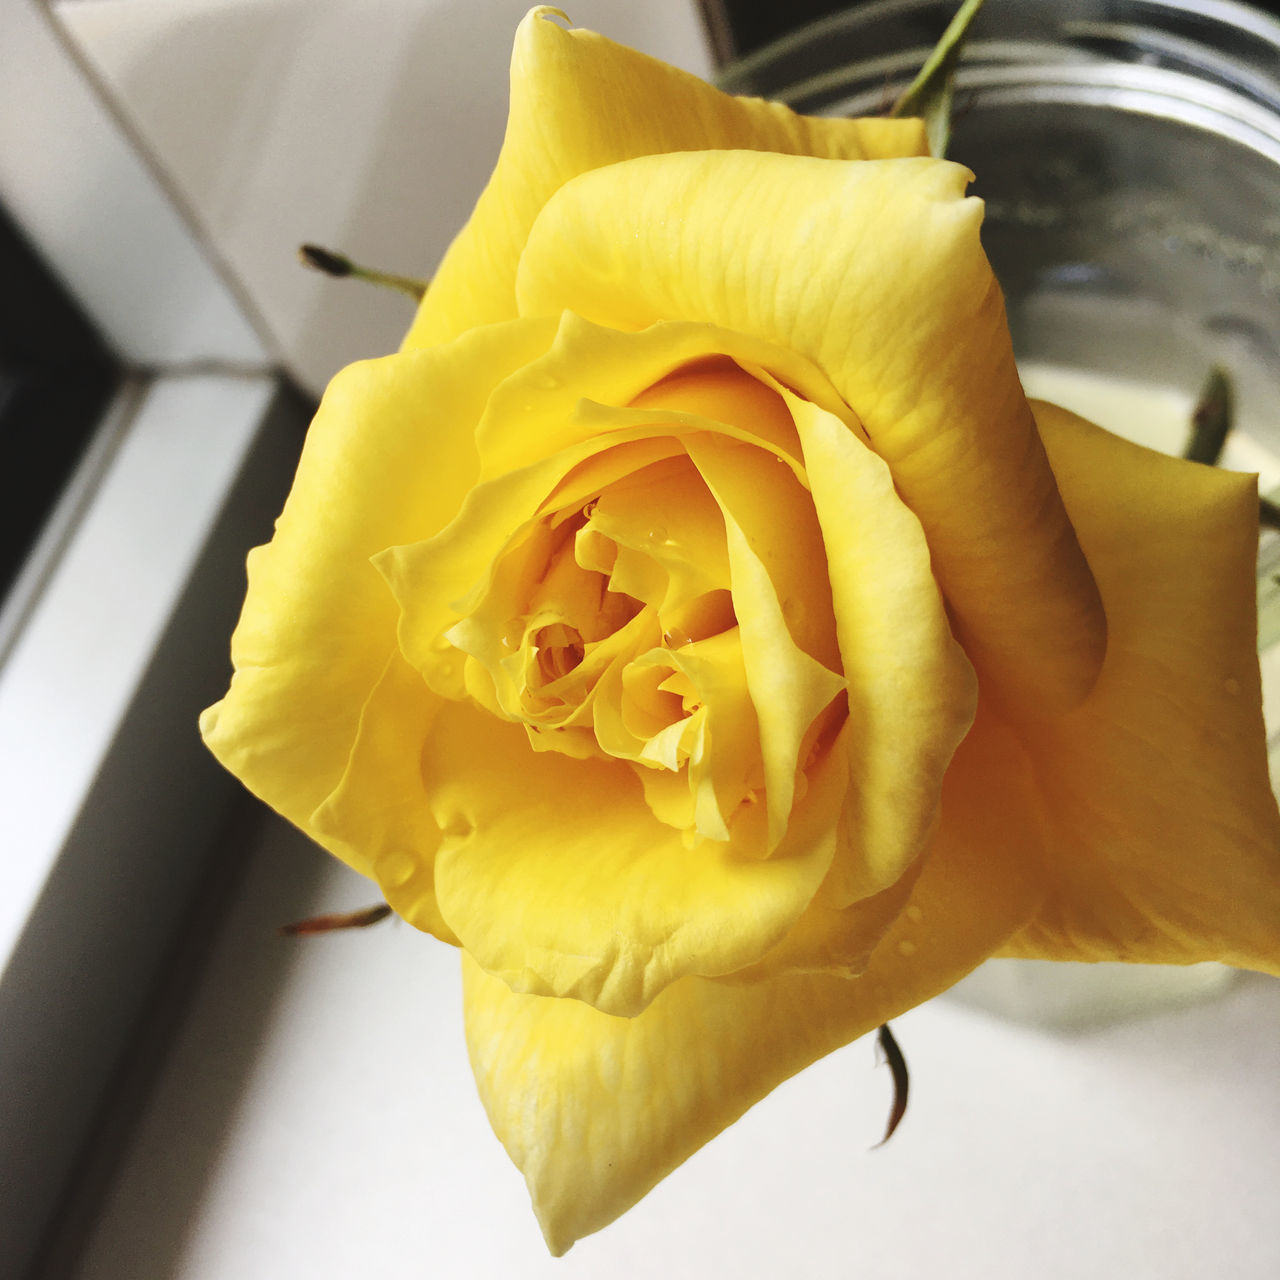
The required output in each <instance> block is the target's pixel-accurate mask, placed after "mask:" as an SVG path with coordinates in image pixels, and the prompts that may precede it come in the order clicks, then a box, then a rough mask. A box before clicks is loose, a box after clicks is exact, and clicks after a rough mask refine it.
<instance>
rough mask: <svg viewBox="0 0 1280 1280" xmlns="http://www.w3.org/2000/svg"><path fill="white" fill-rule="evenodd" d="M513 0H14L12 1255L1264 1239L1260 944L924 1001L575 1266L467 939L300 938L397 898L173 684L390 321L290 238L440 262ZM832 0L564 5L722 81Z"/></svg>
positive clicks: (0, 143) (1239, 1243)
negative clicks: (476, 1029) (519, 1169)
mask: <svg viewBox="0 0 1280 1280" xmlns="http://www.w3.org/2000/svg"><path fill="white" fill-rule="evenodd" d="M895 4H896V0H880V3H878V4H877V5H874V6H872V7H874V8H877V9H879V10H884V11H886V12H890V11H892V10H893V9H894V8H895ZM526 7H527V5H526V3H525V0H483V3H462V2H461V0H47V2H42V0H0V285H2V286H3V287H2V288H0V430H2V434H0V522H3V523H0V532H2V533H3V538H4V541H3V543H2V544H0V574H2V575H3V582H2V584H0V589H3V590H4V592H5V594H4V595H3V597H2V600H0V1259H4V1261H3V1262H0V1272H2V1273H3V1274H4V1275H6V1276H8V1275H12V1276H14V1277H15V1278H21V1280H51V1278H52V1277H60V1276H68V1277H76V1278H78V1280H137V1278H138V1277H147V1278H148V1280H149V1278H151V1277H170V1276H173V1277H182V1278H183V1280H196V1278H199V1280H223V1278H225V1277H236V1280H255V1278H257V1277H262V1278H263V1280H266V1278H267V1277H271V1278H272V1280H279V1278H280V1277H288V1276H294V1275H304V1274H305V1275H308V1276H313V1277H328V1276H334V1277H338V1276H342V1277H350V1276H361V1275H366V1274H368V1275H379V1276H402V1275H403V1276H418V1275H422V1274H426V1273H428V1272H431V1273H436V1274H444V1275H456V1276H460V1277H490V1276H492V1277H498V1276H504V1277H505V1276H520V1277H524V1276H530V1277H533V1276H542V1275H547V1276H550V1275H553V1274H555V1275H557V1276H561V1277H564V1276H593V1277H625V1276H637V1277H639V1276H651V1275H654V1274H661V1275H664V1276H671V1277H683V1276H689V1277H693V1276H699V1277H702V1276H708V1275H718V1274H722V1273H729V1272H730V1271H732V1272H734V1273H736V1274H740V1275H747V1276H755V1275H761V1276H763V1275H766V1274H775V1273H778V1272H782V1273H785V1274H788V1275H795V1276H828V1275H833V1274H837V1275H838V1274H844V1273H845V1272H852V1271H853V1270H854V1269H855V1268H857V1269H858V1271H859V1272H860V1273H865V1274H867V1275H870V1276H875V1277H878V1278H879V1277H899V1276H900V1277H904V1280H905V1278H907V1277H913V1278H914V1277H918V1276H921V1275H927V1274H931V1273H934V1272H941V1271H942V1270H944V1269H945V1271H946V1273H947V1274H948V1275H951V1276H958V1277H969V1276H973V1277H978V1276H983V1277H989V1276H992V1275H995V1276H1002V1275H1008V1274H1013V1273H1015V1272H1016V1271H1028V1270H1033V1271H1034V1273H1035V1274H1036V1275H1038V1276H1040V1277H1043V1278H1048V1280H1054V1278H1058V1277H1060V1278H1061V1280H1068V1278H1069V1277H1079V1276H1082V1275H1093V1274H1124V1275H1126V1276H1128V1277H1132V1278H1137V1280H1143V1278H1150V1280H1170V1278H1172V1280H1178V1278H1180V1277H1188V1278H1190V1277H1193V1276H1194V1277H1197V1280H1199V1277H1202V1276H1205V1275H1216V1274H1220V1273H1223V1272H1225V1271H1227V1270H1229V1271H1230V1273H1231V1274H1232V1275H1233V1276H1235V1277H1236V1278H1237V1280H1254V1278H1256V1280H1263V1278H1264V1277H1266V1278H1268V1280H1269V1278H1270V1277H1272V1276H1274V1275H1277V1274H1280V1224H1277V1221H1276V1215H1275V1213H1274V1205H1273V1200H1274V1188H1275V1186H1276V1185H1277V1179H1278V1178H1280V1154H1278V1152H1280V1142H1278V1141H1277V1138H1280V998H1278V997H1277V992H1276V985H1277V984H1273V983H1269V982H1267V981H1266V980H1264V979H1260V978H1256V977H1253V976H1243V977H1240V978H1239V979H1238V980H1237V981H1235V982H1234V983H1232V984H1231V985H1230V986H1229V987H1226V988H1225V989H1224V990H1222V991H1221V992H1220V993H1219V994H1218V995H1217V996H1216V998H1214V999H1213V1000H1212V1001H1209V1002H1207V1003H1201V1004H1196V1005H1192V1006H1191V1007H1189V1008H1187V1009H1178V1008H1173V1009H1171V1010H1166V1011H1165V1012H1162V1013H1158V1014H1153V1015H1151V1016H1149V1017H1146V1018H1127V1019H1124V1020H1118V1021H1113V1022H1108V1023H1105V1025H1093V1026H1091V1027H1089V1028H1088V1029H1082V1028H1079V1027H1077V1028H1075V1029H1074V1030H1071V1031H1069V1032H1063V1031H1057V1032H1049V1031H1046V1030H1044V1029H1036V1028H1031V1027H1027V1026H1024V1025H1020V1024H1018V1023H1012V1022H1005V1021H998V1020H994V1019H991V1018H989V1017H987V1016H986V1015H984V1014H983V1013H981V1012H978V1011H975V1010H974V1009H972V1008H969V1007H966V1006H964V1005H963V1004H949V1005H944V1004H941V1003H938V1002H935V1004H934V1005H931V1006H927V1007H925V1008H923V1009H920V1010H917V1011H915V1012H913V1013H912V1014H911V1015H909V1016H908V1017H906V1018H904V1019H902V1020H901V1023H900V1024H899V1025H898V1031H899V1038H900V1040H901V1041H902V1043H903V1047H904V1049H905V1050H906V1052H907V1056H908V1059H909V1061H910V1062H911V1064H912V1066H913V1069H914V1081H913V1083H914V1086H915V1093H914V1095H913V1100H912V1108H911V1113H910V1115H909V1117H908V1120H907V1121H906V1123H905V1124H904V1127H903V1130H902V1131H901V1132H900V1133H899V1134H898V1135H897V1136H896V1137H895V1138H894V1141H893V1142H892V1143H891V1144H890V1145H889V1146H888V1147H886V1148H885V1149H884V1150H883V1151H875V1152H873V1153H872V1152H870V1151H869V1148H871V1147H872V1146H873V1145H874V1144H875V1142H876V1141H877V1140H878V1137H879V1133H880V1131H881V1128H882V1125H883V1121H884V1118H885V1115H886V1114H887V1108H888V1104H889V1094H890V1091H889V1084H888V1079H887V1073H885V1072H884V1070H883V1069H882V1068H880V1067H878V1066H877V1063H876V1060H875V1056H874V1053H873V1051H872V1048H871V1047H870V1045H868V1044H857V1045H853V1046H850V1047H849V1049H847V1050H844V1051H842V1052H841V1053H839V1054H836V1055H833V1056H832V1057H831V1058H829V1059H827V1060H825V1061H824V1062H822V1063H820V1064H817V1065H816V1066H815V1067H814V1068H812V1069H811V1070H810V1071H808V1072H806V1073H804V1075H803V1076H802V1077H799V1078H797V1079H796V1080H794V1081H791V1082H789V1083H788V1084H787V1085H785V1086H784V1087H783V1088H781V1089H779V1090H778V1091H777V1092H776V1093H775V1094H774V1095H772V1096H771V1097H770V1098H769V1099H768V1100H766V1102H765V1103H762V1104H761V1105H760V1106H758V1107H757V1108H755V1109H754V1110H753V1111H752V1112H751V1113H750V1114H749V1115H748V1116H747V1117H746V1118H745V1119H744V1120H743V1121H741V1122H740V1123H739V1124H738V1125H737V1126H735V1127H734V1129H733V1130H732V1131H731V1132H730V1133H729V1134H726V1135H725V1136H724V1137H722V1138H721V1139H719V1140H718V1141H717V1142H716V1143H714V1144H712V1146H710V1147H709V1148H707V1149H705V1150H704V1151H703V1152H700V1153H699V1154H698V1155H697V1156H696V1157H695V1158H694V1159H693V1160H691V1161H690V1162H689V1163H688V1164H687V1165H686V1166H684V1167H683V1168H682V1169H681V1170H679V1171H678V1172H677V1173H676V1174H675V1175H673V1176H672V1177H671V1178H669V1179H668V1180H667V1181H666V1182H665V1183H663V1184H662V1186H661V1187H660V1188H659V1189H658V1190H657V1191H655V1192H654V1193H653V1194H652V1195H651V1196H650V1197H649V1198H648V1199H647V1200H646V1201H645V1202H644V1203H643V1205H642V1206H641V1207H640V1208H638V1209H637V1210H636V1211H635V1212H634V1213H632V1214H631V1215H629V1216H628V1217H627V1218H626V1219H624V1220H623V1222H621V1223H619V1224H618V1225H617V1226H615V1227H613V1228H611V1229H610V1230H608V1231H606V1232H605V1233H603V1234H602V1235H601V1236H598V1237H594V1238H592V1239H590V1240H588V1241H585V1242H583V1243H582V1244H580V1245H579V1246H578V1247H577V1248H575V1250H574V1251H573V1253H572V1254H570V1255H569V1256H568V1257H567V1258H566V1259H563V1260H560V1261H558V1262H552V1261H551V1260H549V1259H548V1258H547V1257H546V1256H545V1252H544V1250H543V1246H542V1244H541V1240H540V1237H539V1235H538V1233H537V1230H536V1227H535V1225H534V1223H533V1219H532V1215H531V1214H530V1212H529V1210H528V1207H527V1201H526V1198H525V1195H524V1191H523V1187H522V1185H521V1182H520V1179H519V1177H518V1175H517V1174H516V1173H515V1171H514V1170H513V1169H512V1168H511V1167H510V1165H509V1163H508V1162H507V1160H506V1157H505V1155H504V1154H503V1152H502V1151H501V1149H500V1148H499V1147H498V1144H497V1143H496V1141H495V1140H494V1139H493V1138H492V1135H491V1133H490V1132H489V1130H488V1127H487V1124H486V1122H485V1119H484V1116H483V1113H482V1112H481V1110H480V1107H479V1104H478V1102H477V1100H476V1098H475V1095H474V1089H473V1087H472V1085H471V1080H470V1074H469V1070H468V1067H467V1063H466V1057H465V1050H464V1047H463V1045H462V1039H461V1031H460V1010H459V1003H458V1000H459V998H458V991H457V985H458V983H457V967H456V958H455V957H454V956H453V954H452V953H451V952H450V951H449V950H448V949H447V948H444V947H440V946H437V945H435V944H433V943H431V942H430V941H428V940H425V939H423V938H421V937H419V936H416V935H414V934H412V931H411V930H409V929H408V928H407V927H397V926H394V925H386V926H382V927H380V928H379V929H378V930H376V931H374V932H372V933H368V934H365V933H356V934H354V935H344V936H335V937H329V938H321V939H316V940H312V941H309V942H303V943H299V942H297V941H296V940H293V941H286V940H282V939H280V938H279V937H278V936H277V935H276V929H277V927H278V926H279V925H280V924H282V923H286V922H288V921H290V920H294V919H298V918H301V917H303V916H307V915H310V914H314V913H316V912H319V911H325V910H343V909H351V908H356V907H361V906H364V905H367V904H368V903H369V902H370V901H372V900H373V899H374V897H376V891H375V890H372V889H371V888H370V887H369V886H367V885H365V884H363V883H362V882H361V881H359V879H358V878H357V877H355V876H354V875H352V874H350V873H348V872H346V871H345V870H344V869H342V868H341V867H338V866H337V865H336V864H333V863H331V861H330V860H329V859H327V857H325V856H323V855H320V854H319V853H317V851H315V850H314V849H312V848H311V847H310V846H309V845H308V844H307V843H306V842H305V841H304V840H302V839H301V838H300V837H299V836H297V835H296V833H293V832H292V831H291V830H289V829H287V828H286V827H285V826H284V825H283V824H281V823H279V822H277V821H276V820H274V819H273V818H271V817H270V816H268V815H265V814H264V813H263V812H262V811H261V810H260V808H259V807H258V806H257V805H256V804H255V803H253V802H251V801H250V800H249V799H248V798H247V797H246V796H245V795H244V794H243V792H241V791H240V790H239V788H238V787H237V786H236V785H235V784H234V783H232V782H231V781H230V780H229V779H228V778H226V777H225V776H223V775H222V774H221V772H220V771H219V770H218V769H217V767H216V766H214V765H213V764H212V762H211V761H210V760H208V759H207V758H206V757H205V754H204V752H203V750H202V748H201V747H200V745H199V743H198V740H197V739H196V736H195V716H196V714H197V713H198V711H199V709H200V708H201V707H202V706H204V705H206V704H207V703H208V702H210V701H212V700H213V699H215V698H216V697H217V696H219V694H220V693H221V691H222V688H223V686H224V683H225V679H226V675H227V671H228V665H227V658H226V642H227V637H228V635H229V634H230V630H231V627H232V625H233V623H234V619H235V616H236V613H237V611H238V606H239V600H240V596H241V593H242V591H243V558H244V553H245V551H246V550H247V548H248V547H249V546H251V545H253V544H255V543H257V542H261V541H264V540H265V539H266V538H268V537H269V536H270V528H271V521H272V519H273V518H274V515H275V513H276V511H277V510H278V509H279V505H280V502H281V500H282V498H283V494H284V492H285V490H286V488H287V484H288V478H289V475H290V471H291V467H292V464H293V462H294V460H295V459H296V455H297V451H298V448H299V447H300V444H301V440H302V437H303V434H304V432H305V427H306V422H307V420H308V418H309V414H310V411H311V408H312V406H313V404H314V401H315V399H316V398H317V397H318V395H319V394H320V392H321V391H322V389H323V387H324V385H325V383H326V382H327V380H328V379H329V377H331V376H332V374H333V373H334V372H336V371H337V369H339V368H340V367H341V366H342V365H344V364H346V363H348V362H349V361H351V360H354V359H358V358H361V357H364V356H370V355H377V354H382V353H384V352H387V351H389V350H392V349H394V348H395V346H396V345H397V344H398V342H399V339H400V336H401V334H402V332H403V330H404V328H405V326H406V324H407V322H408V320H409V317H410V314H411V304H410V303H409V302H408V301H407V300H406V299H404V298H403V297H400V296H398V295H395V294H392V293H388V292H383V291H379V290H376V289H371V288H367V287H364V286H361V285H359V284H356V283H350V282H337V281H330V280H327V279H325V278H323V277H321V276H319V275H317V274H314V273H310V272H307V271H305V270H303V269H302V268H301V267H300V266H298V264H297V261H296V248H297V246H298V245H299V244H300V243H301V242H304V241H313V242H318V243H320V244H323V245H326V246H329V247H332V248H335V249H339V250H341V251H343V252H345V253H347V254H349V255H351V256H352V257H353V258H355V259H357V260H358V261H361V262H366V263H369V264H372V265H375V266H378V267H382V268H385V269H387V270H390V271H393V272H400V273H403V274H407V275H412V276H424V277H425V276H429V275H430V274H431V271H432V269H433V267H434V265H435V263H436V262H437V261H438V259H439V257H440V255H441V254H442V253H443V251H444V249H445V247H446V246H447V244H448V242H449V239H450V237H451V236H452V234H453V233H454V231H455V230H456V229H457V228H458V227H459V226H460V225H461V224H462V222H463V221H464V220H465V218H466V216H467V213H468V212H469V209H470V207H471V205H472V203H473V201H474V199H475V197H476V195H477V194H478V192H479V190H480V189H481V187H482V185H483V183H484V181H485V180H486V178H487V176H488V173H489V171H490V168H491V166H492V162H493V158H494V156H495V155H496V153H497V149H498V146H499V143H500V141H501V136H502V129H503V124H504V120H505V114H506V67H507V60H508V57H509V51H510V44H511V36H512V33H513V32H514V30H515V27H516V25H517V23H518V22H519V20H520V18H521V17H522V16H523V14H524V11H525V9H526ZM843 7H844V6H839V5H833V4H829V3H828V4H822V3H815V2H814V0H791V2H790V3H786V4H781V3H779V4H774V5H766V4H759V3H754V4H752V3H748V4H728V3H718V2H716V0H706V2H704V3H701V4H697V3H694V0H650V2H649V3H646V4H635V3H631V2H630V0H577V2H576V3H574V4H572V5H571V6H569V14H570V16H571V17H572V19H573V20H574V21H575V22H576V23H577V24H579V25H581V26H585V27H591V28H594V29H596V30H599V31H602V32H603V33H605V34H606V35H608V36H610V37H611V38H613V39H615V40H618V41H619V42H621V43H624V44H628V45H631V46H633V47H636V48H639V49H642V50H644V51H645V52H648V53H650V54H653V55H655V56H657V57H660V58H663V59H665V60H667V61H669V62H673V63H675V64H677V65H679V66H682V67H685V68H687V69H689V70H691V71H694V72H696V73H698V74H703V75H708V74H711V72H712V71H713V69H714V68H715V67H716V66H717V65H721V64H724V63H727V62H729V61H730V60H732V59H734V58H741V57H743V56H745V55H749V54H751V53H753V52H754V51H756V50H758V49H759V48H760V47H761V46H763V45H765V44H766V43H767V42H769V41H770V40H773V39H776V38H777V37H778V36H780V35H783V34H784V32H785V31H786V30H789V29H791V28H793V27H795V26H797V25H799V24H800V23H802V22H806V21H809V20H811V19H816V18H821V17H823V16H824V15H826V14H829V13H830V12H832V11H834V10H836V9H839V8H843ZM1040 7H1042V8H1043V7H1044V6H1043V5H1041V6H1040ZM1050 7H1053V6H1050ZM1062 7H1063V9H1064V11H1071V10H1072V8H1073V6H1072V5H1071V4H1069V3H1066V2H1065V0H1064V4H1063V6H1062ZM1085 7H1086V8H1088V9H1090V10H1091V11H1092V10H1098V9H1099V8H1101V9H1103V10H1105V9H1106V7H1107V6H1105V5H1101V6H1099V5H1098V4H1093V5H1086V6H1085ZM1132 7H1133V6H1130V8H1132ZM1137 7H1138V8H1141V6H1140V5H1139V6H1137ZM1182 9H1184V10H1185V13H1186V15H1187V21H1188V22H1189V23H1191V24H1192V26H1194V24H1195V21H1196V20H1197V13H1198V11H1199V10H1204V11H1206V12H1207V11H1209V10H1212V11H1213V13H1214V14H1216V15H1218V16H1219V17H1221V15H1222V14H1224V13H1225V14H1227V16H1228V17H1229V18H1231V19H1232V20H1233V21H1236V22H1238V23H1240V24H1242V25H1243V26H1244V27H1245V28H1248V27H1249V24H1250V23H1252V22H1254V21H1255V20H1256V21H1262V22H1265V19H1264V18H1262V17H1261V14H1262V10H1261V9H1260V8H1257V7H1255V8H1254V9H1252V10H1245V9H1241V8H1240V7H1239V6H1235V5H1230V4H1221V3H1213V4H1205V5H1190V4H1188V5H1185V6H1182ZM1267 30H1270V28H1267ZM1251 74H1257V75H1259V76H1262V77H1270V80H1271V81H1272V82H1273V83H1275V84H1280V64H1277V63H1275V62H1272V63H1271V64H1264V65H1263V66H1262V67H1261V69H1260V70H1259V69H1258V68H1256V67H1255V68H1253V69H1252V70H1251Z"/></svg>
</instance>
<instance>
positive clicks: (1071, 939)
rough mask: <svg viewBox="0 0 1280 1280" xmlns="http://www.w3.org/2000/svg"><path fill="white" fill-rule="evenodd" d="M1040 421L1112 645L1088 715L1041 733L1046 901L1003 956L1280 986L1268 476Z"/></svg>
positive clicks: (1034, 736) (1068, 418)
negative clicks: (1189, 971) (1267, 676)
mask: <svg viewBox="0 0 1280 1280" xmlns="http://www.w3.org/2000/svg"><path fill="white" fill-rule="evenodd" d="M1037 416H1038V418H1039V422H1040V429H1041V432H1042V433H1043V435H1044V440H1045V444H1046V446H1047V448H1048V449H1049V456H1050V458H1051V459H1052V461H1053V465H1054V470H1055V471H1056V472H1057V474H1058V482H1059V484H1060V485H1061V487H1062V493H1063V496H1064V498H1065V499H1066V502H1067V507H1068V510H1069V511H1070V512H1071V517H1072V520H1073V521H1074V522H1075V525H1076V528H1077V529H1078V531H1079V534H1080V540H1081V542H1082V543H1083V545H1084V548H1085V552H1086V554H1087V555H1088V557H1089V561H1090V563H1091V564H1092V565H1093V567H1094V572H1095V574H1096V575H1097V579H1098V584H1099V586H1100V587H1101V589H1102V598H1103V600H1104V601H1105V603H1106V608H1107V617H1108V620H1109V622H1110V644H1109V647H1108V650H1107V660H1106V665H1105V666H1104V667H1103V671H1102V676H1101V678H1100V679H1099V681H1098V686H1097V688H1096V689H1095V691H1094V693H1093V695H1092V696H1091V697H1090V698H1089V699H1088V701H1087V702H1085V704H1084V705H1083V706H1082V707H1080V709H1079V710H1078V711H1076V712H1075V713H1074V714H1073V715H1071V716H1068V717H1065V718H1063V719H1062V720H1060V721H1055V722H1052V723H1046V724H1044V725H1041V726H1036V727H1035V730H1034V731H1031V730H1029V731H1028V735H1027V740H1028V742H1029V744H1030V746H1031V749H1032V752H1033V754H1034V758H1035V761H1036V765H1037V783H1038V786H1039V788H1040V789H1041V791H1042V795H1043V802H1044V806H1045V810H1046V827H1047V830H1048V832H1049V841H1048V859H1049V861H1048V864H1047V867H1046V874H1047V876H1048V879H1049V883H1050V885H1051V886H1052V890H1051V894H1050V897H1049V898H1048V900H1047V901H1046V903H1045V907H1044V909H1043V911H1042V912H1041V913H1040V915H1039V916H1038V917H1037V918H1036V920H1035V921H1034V923H1033V924H1032V925H1030V926H1029V927H1028V928H1027V930H1025V931H1024V932H1023V933H1022V934H1020V935H1019V936H1018V937H1017V938H1016V939H1014V941H1013V943H1012V945H1011V946H1010V949H1009V953H1010V954H1014V955H1024V956H1041V957H1046V958H1050V959H1062V960H1134V961H1145V962H1149V963H1167V964H1182V963H1189V962H1192V961H1197V960H1222V961H1225V962H1226V963H1228V964H1235V965H1240V966H1243V967H1245V968H1256V969H1263V970H1266V971H1268V972H1272V973H1280V821H1278V819H1277V814H1276V803H1275V800H1274V798H1273V797H1272V794H1271V788H1270V785H1269V783H1268V779H1267V759H1266V748H1265V741H1264V730H1263V724H1262V716H1261V712H1260V710H1259V706H1260V699H1259V692H1258V664H1257V659H1256V656H1255V643H1256V641H1255V635H1256V630H1255V628H1256V623H1255V618H1254V593H1255V588H1254V574H1255V562H1256V555H1257V540H1258V505H1257V493H1256V486H1255V481H1254V477H1253V476H1241V475H1235V474H1232V473H1230V472H1224V471H1218V470H1214V469H1212V468H1208V467H1200V466H1195V465H1192V464H1189V463H1183V462H1178V461H1176V460H1174V459H1170V458H1166V457H1164V456H1163V455H1160V454H1156V453H1151V452H1149V451H1147V450H1145V449H1141V448H1139V447H1138V446H1137V445H1133V444H1129V443H1127V442H1126V441H1123V440H1120V439H1118V438H1116V437H1115V436H1111V435H1109V434H1107V433H1106V432H1104V431H1101V430H1099V429H1098V428H1097V427H1093V426H1091V425H1089V424H1088V423H1086V422H1084V421H1082V420H1081V419H1079V418H1076V417H1074V416H1073V415H1071V414H1069V413H1067V412H1065V411H1064V410H1062V409H1057V408H1055V407H1053V406H1051V405H1040V406H1037Z"/></svg>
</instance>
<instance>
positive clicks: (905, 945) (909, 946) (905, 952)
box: [898, 938, 916, 956]
mask: <svg viewBox="0 0 1280 1280" xmlns="http://www.w3.org/2000/svg"><path fill="white" fill-rule="evenodd" d="M915 953H916V944H915V943H914V942H908V941H907V940H906V939H905V938H904V939H903V940H902V941H901V942H899V943H898V954H899V955H900V956H913V955H915Z"/></svg>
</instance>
